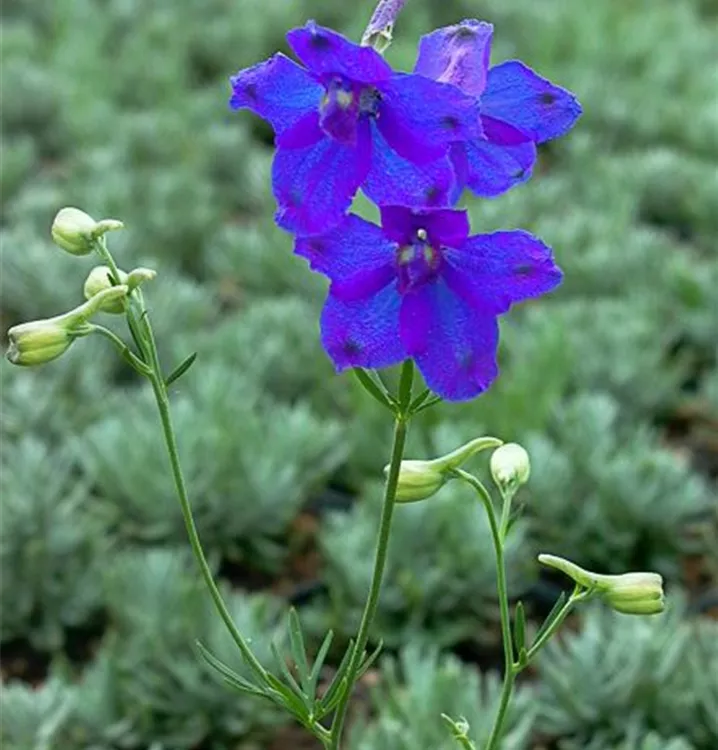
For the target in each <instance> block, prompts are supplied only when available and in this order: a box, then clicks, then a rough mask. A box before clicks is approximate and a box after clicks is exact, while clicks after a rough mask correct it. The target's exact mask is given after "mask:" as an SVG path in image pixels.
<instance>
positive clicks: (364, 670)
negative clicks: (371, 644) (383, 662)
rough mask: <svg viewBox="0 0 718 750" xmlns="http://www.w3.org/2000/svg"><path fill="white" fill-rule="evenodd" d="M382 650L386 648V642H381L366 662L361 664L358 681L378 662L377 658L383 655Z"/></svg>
mask: <svg viewBox="0 0 718 750" xmlns="http://www.w3.org/2000/svg"><path fill="white" fill-rule="evenodd" d="M382 648H384V641H379V643H378V644H377V647H376V648H375V649H374V650H373V651H372V652H371V654H369V656H368V657H367V658H366V659H364V661H362V662H361V665H360V667H359V669H358V670H357V679H359V678H360V677H363V676H364V675H365V674H366V673H367V671H368V670H369V667H371V665H372V664H373V663H374V662H375V661H376V660H377V657H378V656H379V654H380V653H381V650H382ZM365 653H366V652H365ZM363 657H364V654H362V658H363Z"/></svg>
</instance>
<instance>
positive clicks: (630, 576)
mask: <svg viewBox="0 0 718 750" xmlns="http://www.w3.org/2000/svg"><path fill="white" fill-rule="evenodd" d="M538 559H539V562H540V563H542V564H543V565H547V566H548V567H550V568H555V569H556V570H560V571H561V572H562V573H565V574H566V575H567V576H568V577H569V578H571V579H573V580H574V581H575V582H576V583H578V584H579V585H580V586H583V587H584V588H587V589H593V590H594V591H595V592H596V593H597V594H598V595H599V596H601V598H602V599H603V600H604V601H605V602H606V603H607V604H608V605H609V606H611V607H612V608H613V609H615V610H616V611H617V612H622V613H624V614H627V615H655V614H658V613H659V612H663V609H664V599H663V578H661V576H660V575H659V574H658V573H623V574H621V575H601V574H600V573H592V572H591V571H589V570H584V569H583V568H581V567H580V566H578V565H576V564H575V563H572V562H570V561H569V560H564V559H563V558H562V557H556V556H555V555H539V557H538Z"/></svg>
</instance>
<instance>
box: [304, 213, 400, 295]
mask: <svg viewBox="0 0 718 750" xmlns="http://www.w3.org/2000/svg"><path fill="white" fill-rule="evenodd" d="M395 251H396V245H395V244H394V243H393V242H392V241H391V240H390V239H389V238H388V237H386V235H385V234H384V232H383V231H382V229H381V227H378V226H377V225H376V224H372V223H371V222H369V221H365V220H364V219H362V218H361V217H359V216H356V215H355V214H349V215H348V216H346V217H345V218H344V220H343V221H342V222H341V223H340V224H338V225H337V226H336V227H334V229H331V230H330V231H329V232H326V233H325V234H321V235H317V236H314V237H300V238H297V240H296V242H295V245H294V252H295V253H296V254H297V255H301V256H302V257H303V258H306V259H307V260H308V261H309V265H310V267H311V268H312V270H314V271H318V272H319V273H323V274H324V275H325V276H327V277H328V278H329V279H331V281H332V284H333V286H332V290H333V292H334V293H335V296H340V297H341V298H342V299H347V298H348V297H349V296H352V297H354V296H356V294H354V293H350V292H349V291H347V294H346V295H344V294H342V293H341V292H340V291H338V290H341V289H342V287H343V286H344V287H348V286H350V285H351V284H352V283H355V282H356V283H363V284H364V283H366V282H367V280H370V279H376V278H382V277H383V274H384V273H385V271H384V270H383V269H386V268H389V269H390V270H392V273H394V271H393V262H394V255H395ZM388 283H389V279H388V278H387V279H386V280H385V281H384V283H383V284H381V286H386V284H388ZM375 291H376V290H375ZM367 294H368V292H367ZM359 296H361V295H359ZM365 296H366V295H365Z"/></svg>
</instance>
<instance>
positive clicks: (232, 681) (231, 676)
mask: <svg viewBox="0 0 718 750" xmlns="http://www.w3.org/2000/svg"><path fill="white" fill-rule="evenodd" d="M195 643H196V645H197V648H198V649H199V653H200V656H201V657H202V658H203V659H204V660H205V661H206V662H207V664H208V665H209V666H210V667H212V668H213V669H215V670H216V671H217V672H219V673H220V675H221V676H222V679H224V681H225V682H227V683H228V684H229V685H231V686H232V687H233V688H235V689H236V690H239V691H240V692H242V693H248V694H249V695H258V696H261V697H263V698H268V697H269V696H268V695H267V693H266V692H265V691H264V690H262V688H261V687H259V686H258V685H255V684H253V683H252V682H250V681H249V680H246V679H245V678H244V677H241V676H240V675H238V674H237V673H236V672H234V671H233V670H232V669H230V668H229V667H228V666H227V665H226V664H224V663H222V662H221V661H220V660H219V659H218V658H217V657H216V656H214V654H212V653H211V652H210V651H208V650H207V648H205V646H204V645H203V644H202V643H200V641H195Z"/></svg>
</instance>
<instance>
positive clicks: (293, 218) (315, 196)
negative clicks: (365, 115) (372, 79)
mask: <svg viewBox="0 0 718 750" xmlns="http://www.w3.org/2000/svg"><path fill="white" fill-rule="evenodd" d="M370 146H371V142H370V140H369V134H368V129H366V128H360V130H359V133H358V138H357V145H356V146H345V145H343V144H341V143H338V142H337V141H334V140H332V139H331V138H329V137H324V138H322V139H320V140H319V141H317V143H315V144H313V145H311V146H308V147H306V148H282V147H281V146H280V147H279V148H278V149H277V151H276V154H275V156H274V162H273V164H272V188H273V190H274V196H275V198H276V200H277V203H278V204H279V205H278V210H277V213H276V216H275V220H276V222H277V224H278V225H279V226H280V227H282V229H286V230H287V231H288V232H293V233H295V234H298V235H307V234H321V233H322V232H325V231H327V230H329V229H331V228H332V227H334V226H336V225H337V224H338V223H339V222H340V221H341V220H342V219H343V217H344V214H345V213H346V211H347V210H348V209H349V206H350V205H351V202H352V198H353V197H354V195H355V194H356V191H357V190H358V189H359V186H360V185H361V183H362V182H363V181H364V179H365V177H366V175H367V172H368V171H369V165H370Z"/></svg>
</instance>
